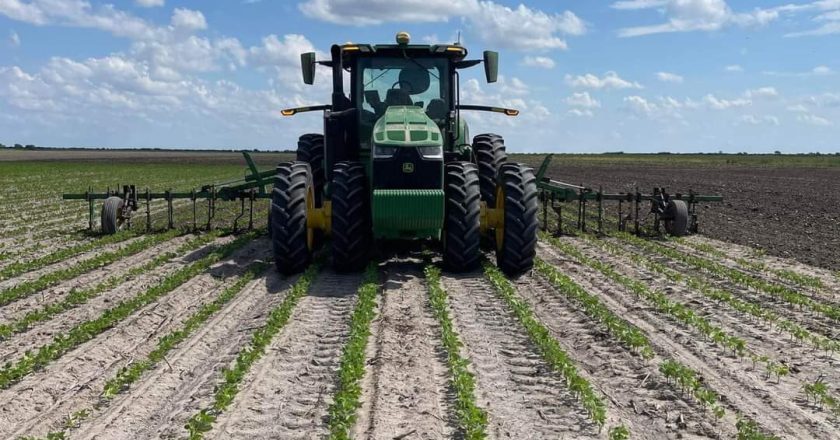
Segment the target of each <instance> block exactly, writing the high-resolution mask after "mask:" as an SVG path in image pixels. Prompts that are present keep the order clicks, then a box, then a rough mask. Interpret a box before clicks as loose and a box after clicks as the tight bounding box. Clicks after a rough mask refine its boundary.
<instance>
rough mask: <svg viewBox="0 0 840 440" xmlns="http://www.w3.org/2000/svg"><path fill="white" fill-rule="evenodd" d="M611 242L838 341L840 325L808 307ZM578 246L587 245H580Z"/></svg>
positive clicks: (624, 244) (665, 258) (619, 242)
mask: <svg viewBox="0 0 840 440" xmlns="http://www.w3.org/2000/svg"><path fill="white" fill-rule="evenodd" d="M610 240H613V243H614V244H616V245H618V246H621V247H622V248H623V249H625V250H626V251H629V252H632V253H635V254H638V255H641V256H643V257H645V258H649V259H651V260H653V261H655V262H657V263H660V264H663V265H666V266H668V267H669V268H671V269H674V270H676V271H678V272H681V273H684V274H688V275H691V276H693V277H695V278H698V279H700V280H703V281H705V282H706V283H708V284H709V285H711V286H713V287H715V288H718V289H720V290H725V291H727V292H730V293H732V294H733V295H734V296H736V297H738V298H740V299H743V300H745V301H750V302H754V303H758V304H761V305H762V307H765V308H767V309H770V310H772V311H773V312H775V313H776V314H777V315H779V316H781V317H784V318H787V319H789V320H790V321H792V322H795V323H797V324H799V325H801V326H802V327H804V328H806V329H808V330H809V331H811V332H813V333H817V334H820V335H822V336H825V337H828V338H831V339H840V326H838V325H837V322H836V321H834V320H833V319H831V318H829V317H827V316H825V315H823V314H820V313H818V312H815V311H813V310H811V309H809V308H807V307H800V306H795V305H792V304H790V303H789V302H787V301H785V300H784V299H782V298H779V297H778V296H776V295H773V294H770V293H766V292H762V291H759V290H756V289H752V288H749V287H744V286H740V285H738V284H736V283H734V282H732V281H730V280H729V279H727V278H724V277H719V276H717V275H714V274H709V273H707V272H706V271H703V270H700V269H696V268H694V267H692V266H690V265H688V264H684V263H682V262H679V261H675V260H673V259H671V258H669V257H666V256H664V255H660V254H651V253H650V252H648V251H646V250H644V249H641V248H639V247H636V246H634V245H633V244H631V243H626V242H624V241H621V240H616V239H610ZM581 246H588V245H586V244H584V243H583V242H581ZM596 252H597V251H596ZM590 255H591V254H590ZM598 255H603V253H599V254H598Z"/></svg>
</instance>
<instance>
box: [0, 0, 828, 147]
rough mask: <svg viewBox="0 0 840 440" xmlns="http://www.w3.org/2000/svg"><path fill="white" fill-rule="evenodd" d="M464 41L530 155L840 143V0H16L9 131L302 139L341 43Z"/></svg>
mask: <svg viewBox="0 0 840 440" xmlns="http://www.w3.org/2000/svg"><path fill="white" fill-rule="evenodd" d="M398 31H408V32H409V33H410V34H411V36H412V41H413V42H415V43H452V42H454V41H456V40H457V39H458V38H459V36H460V41H461V43H462V44H463V45H464V46H466V47H467V49H468V50H469V51H470V53H471V55H472V56H473V57H480V56H481V52H482V51H483V50H498V51H499V52H500V79H499V82H497V83H495V84H487V83H486V82H485V80H484V77H483V70H482V69H481V67H475V68H472V69H469V70H466V71H463V72H462V76H461V80H462V85H461V102H462V103H463V104H485V105H504V106H509V107H514V108H517V109H519V110H521V115H520V116H519V117H517V118H510V117H506V116H503V115H497V114H483V113H477V114H476V113H471V114H469V115H468V118H469V121H470V131H471V133H472V134H477V133H482V132H496V133H500V134H502V135H504V137H505V139H506V141H507V145H508V149H509V150H512V151H518V152H548V151H551V152H577V153H600V152H608V151H624V152H664V151H670V152H717V151H723V152H730V153H735V152H749V153H761V152H773V151H777V150H778V151H782V152H784V153H808V152H823V153H834V152H840V0H819V1H815V0H806V1H794V0H787V1H774V0H764V1H754V0H742V1H734V0H732V1H725V0H623V1H585V2H584V1H557V0H535V1H527V2H520V1H508V0H487V1H483V0H282V1H281V0H224V1H223V0H204V1H177V0H123V1H113V2H99V1H87V0H0V142H2V143H4V144H6V145H9V144H14V143H21V144H36V145H40V146H56V147H120V148H123V147H165V148H225V149H230V148H233V149H236V148H259V149H273V150H281V149H290V148H294V146H295V144H296V140H297V137H298V136H299V135H300V134H303V133H306V132H318V131H320V130H321V124H322V123H321V117H320V115H319V114H316V113H310V114H304V115H298V116H295V117H293V118H284V117H282V116H281V115H280V113H279V110H280V109H282V108H285V107H289V106H299V105H309V104H319V103H327V102H328V101H329V76H328V75H329V73H328V71H327V70H328V69H326V68H321V69H319V71H318V75H317V78H316V83H315V85H313V86H306V85H304V84H303V82H302V80H301V73H300V57H299V54H300V53H301V52H307V51H315V52H317V53H318V55H319V56H320V57H322V58H323V57H325V56H326V55H325V54H327V53H328V52H329V47H330V45H331V44H333V43H345V42H356V43H374V44H376V43H384V44H391V43H393V42H394V35H395V34H396V32H398Z"/></svg>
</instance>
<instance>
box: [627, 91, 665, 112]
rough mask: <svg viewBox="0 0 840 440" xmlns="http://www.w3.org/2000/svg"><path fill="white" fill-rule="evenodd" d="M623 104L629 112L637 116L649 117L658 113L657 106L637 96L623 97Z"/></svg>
mask: <svg viewBox="0 0 840 440" xmlns="http://www.w3.org/2000/svg"><path fill="white" fill-rule="evenodd" d="M624 104H625V105H626V106H627V108H628V109H629V110H630V111H631V112H633V113H636V114H639V115H644V116H651V115H653V114H654V113H656V112H658V111H659V106H657V105H656V104H654V103H652V102H649V101H648V100H647V99H645V98H642V97H641V96H638V95H634V96H626V97H624Z"/></svg>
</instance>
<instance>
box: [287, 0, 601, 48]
mask: <svg viewBox="0 0 840 440" xmlns="http://www.w3.org/2000/svg"><path fill="white" fill-rule="evenodd" d="M299 8H300V10H301V12H303V13H304V15H306V16H308V17H311V18H315V19H318V20H322V21H327V22H330V23H336V24H351V25H355V26H369V25H378V24H383V23H392V22H410V23H419V22H445V21H448V20H450V19H453V18H461V19H462V20H463V21H465V22H466V23H467V25H468V26H469V28H470V30H471V31H472V32H474V33H475V34H476V35H478V36H479V37H480V38H481V39H482V40H483V41H484V42H485V43H488V44H491V45H494V46H495V47H499V48H508V49H515V50H523V51H540V50H551V49H566V47H567V45H566V41H565V40H564V39H563V36H564V35H572V36H576V35H583V34H585V33H586V31H587V26H586V23H584V21H583V20H581V19H580V18H579V17H578V16H577V15H575V14H574V13H573V12H571V11H564V12H563V13H547V12H543V11H541V10H539V9H534V8H529V7H528V6H525V5H523V4H520V5H519V6H517V7H515V8H511V7H508V6H504V5H501V4H498V3H495V2H492V1H478V0H390V1H382V0H307V1H305V2H303V3H300V4H299Z"/></svg>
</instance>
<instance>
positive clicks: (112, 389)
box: [46, 263, 268, 439]
mask: <svg viewBox="0 0 840 440" xmlns="http://www.w3.org/2000/svg"><path fill="white" fill-rule="evenodd" d="M267 267H268V264H266V263H255V264H252V265H251V266H250V267H249V268H248V270H246V271H245V273H244V274H242V276H241V277H239V279H237V280H236V282H235V283H233V284H231V285H230V286H228V287H227V288H225V289H224V290H222V292H221V293H220V294H219V295H218V296H217V297H216V299H215V300H213V302H211V303H209V304H205V305H204V306H202V307H201V308H200V309H198V311H197V312H195V313H193V314H192V315H191V316H190V317H189V318H188V319H187V321H186V322H184V324H183V325H182V326H181V328H179V329H178V330H175V331H173V332H171V333H169V334H168V335H166V336H164V337H162V338H160V340H158V345H157V348H156V349H155V350H154V351H152V352H151V353H149V355H148V356H147V357H146V358H145V359H143V360H141V361H137V362H134V363H132V364H131V365H129V366H126V367H123V368H121V369H120V370H119V372H117V374H116V376H114V377H113V378H111V379H110V380H108V382H106V383H105V388H104V389H103V390H102V397H103V399H104V400H103V401H102V402H100V403H99V404H97V405H96V407H97V408H98V407H100V406H101V405H102V403H104V402H107V401H108V400H110V399H112V398H113V397H115V396H116V395H117V394H119V393H122V392H124V391H126V390H128V389H129V387H130V386H131V384H133V383H134V382H137V380H138V379H140V377H141V376H142V375H143V373H144V372H146V371H148V370H151V369H152V368H154V367H155V366H156V365H157V364H158V363H159V362H160V361H162V360H164V359H165V356H166V354H167V353H169V352H170V351H171V350H172V349H173V348H175V347H176V346H177V345H178V344H180V343H181V342H183V341H184V340H186V339H187V338H188V337H190V335H192V334H193V333H194V332H195V331H196V330H197V329H199V328H200V327H201V326H202V325H203V324H204V323H205V322H207V320H208V319H210V317H212V316H213V315H214V314H215V313H216V312H218V311H219V310H221V309H222V307H223V306H224V305H225V304H227V303H229V302H230V301H231V300H232V299H233V298H235V297H236V295H238V294H239V293H240V292H241V291H242V289H244V288H245V286H246V285H247V284H248V283H250V282H251V281H252V280H253V279H254V278H255V277H257V276H258V275H259V274H261V273H262V272H263V271H265V269H266V268H267ZM92 414H93V410H92V409H83V410H79V411H76V412H74V413H73V414H71V415H70V416H68V417H67V419H66V421H65V424H64V428H65V431H54V432H50V433H49V434H47V437H46V438H47V439H63V438H66V437H67V435H68V434H67V430H69V429H72V428H75V427H78V426H79V425H80V424H81V423H82V422H83V421H84V420H85V419H87V418H88V417H90V416H91V415H92Z"/></svg>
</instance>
